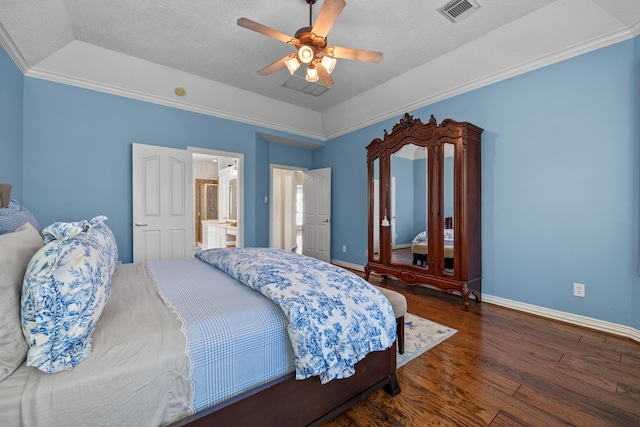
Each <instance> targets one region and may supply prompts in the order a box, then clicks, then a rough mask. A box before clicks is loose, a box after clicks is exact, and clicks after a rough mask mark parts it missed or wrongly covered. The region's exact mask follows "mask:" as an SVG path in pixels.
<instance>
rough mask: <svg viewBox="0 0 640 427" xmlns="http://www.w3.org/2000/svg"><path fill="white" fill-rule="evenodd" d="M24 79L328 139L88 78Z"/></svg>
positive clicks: (31, 73)
mask: <svg viewBox="0 0 640 427" xmlns="http://www.w3.org/2000/svg"><path fill="white" fill-rule="evenodd" d="M25 76H27V77H33V78H37V79H42V80H48V81H52V82H56V83H62V84H66V85H70V86H76V87H80V88H84V89H90V90H94V91H98V92H103V93H108V94H111V95H117V96H122V97H126V98H131V99H136V100H139V101H145V102H151V103H154V104H159V105H164V106H167V107H172V108H178V109H181V110H187V111H192V112H195V113H200V114H204V115H208V116H213V117H218V118H221V119H227V120H233V121H236V122H241V123H245V124H251V125H255V126H259V127H264V128H268V129H273V130H278V131H282V132H287V133H290V134H294V135H299V136H304V137H308V138H313V139H316V140H321V141H324V140H325V136H324V135H323V134H319V133H313V132H309V131H307V130H305V129H303V128H299V127H292V126H287V125H284V124H282V123H276V122H271V121H266V120H261V119H258V118H255V117H251V116H247V115H242V114H237V113H232V112H229V111H224V110H220V109H215V108H210V107H206V106H201V105H197V104H193V103H188V102H183V101H177V100H174V99H169V98H164V97H162V96H158V95H153V94H148V93H143V92H140V91H136V90H132V89H128V88H122V87H117V86H113V85H109V84H105V83H102V82H96V81H91V80H88V79H83V78H79V77H77V76H70V75H65V74H62V73H56V72H52V71H48V70H45V69H42V68H38V67H32V68H30V69H29V70H28V71H27V72H26V73H25Z"/></svg>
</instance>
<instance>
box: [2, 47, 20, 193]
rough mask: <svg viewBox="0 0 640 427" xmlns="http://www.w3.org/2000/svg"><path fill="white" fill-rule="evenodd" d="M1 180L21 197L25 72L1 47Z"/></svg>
mask: <svg viewBox="0 0 640 427" xmlns="http://www.w3.org/2000/svg"><path fill="white" fill-rule="evenodd" d="M0 183H3V184H11V186H12V189H11V198H12V199H16V200H18V201H19V202H21V201H22V73H21V72H20V70H19V69H18V67H17V66H16V64H15V63H14V62H13V60H12V59H11V57H9V55H8V54H7V53H6V52H5V51H4V49H2V48H0Z"/></svg>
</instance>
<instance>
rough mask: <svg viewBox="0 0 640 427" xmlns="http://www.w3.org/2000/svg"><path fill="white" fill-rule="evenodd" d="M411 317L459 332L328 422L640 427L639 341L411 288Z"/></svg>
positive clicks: (403, 288)
mask: <svg viewBox="0 0 640 427" xmlns="http://www.w3.org/2000/svg"><path fill="white" fill-rule="evenodd" d="M370 281H371V282H372V283H374V284H376V285H379V286H384V287H388V288H390V289H394V290H396V291H400V292H402V293H403V294H404V295H405V296H406V297H407V303H408V311H409V312H410V313H413V314H417V315H419V316H422V317H425V318H427V319H430V320H433V321H435V322H438V323H441V324H443V325H446V326H449V327H452V328H455V329H457V330H458V332H457V333H456V334H455V335H454V336H453V337H451V338H449V339H447V340H446V341H444V342H443V343H441V344H439V345H437V346H436V347H434V348H432V349H431V350H429V351H427V352H426V353H424V354H422V355H421V356H420V357H418V358H416V359H414V360H412V361H411V362H409V363H407V364H406V365H404V366H403V367H401V368H400V369H399V370H398V381H399V382H400V386H401V387H402V393H401V394H400V395H398V396H396V397H395V398H394V397H390V396H388V395H387V394H385V393H384V392H383V391H378V392H375V393H373V394H372V395H370V396H369V397H368V398H367V399H366V400H365V401H363V402H361V403H359V404H357V405H356V406H354V407H353V408H351V409H349V410H348V411H347V412H345V413H344V414H342V415H340V416H339V417H337V418H336V419H334V420H332V421H331V422H329V423H328V424H326V426H328V427H338V426H354V427H355V426H367V427H368V426H371V427H373V426H376V427H380V426H431V425H438V426H544V427H549V426H588V427H592V426H640V344H639V343H637V342H635V341H632V340H630V339H627V338H622V337H617V336H614V335H609V334H606V333H602V332H598V331H593V330H589V329H583V328H580V327H577V326H572V325H569V324H565V323H561V322H557V321H553V320H549V319H545V318H542V317H537V316H534V315H529V314H526V313H521V312H518V311H514V310H509V309H506V308H502V307H499V306H497V305H492V304H488V303H481V304H477V303H475V300H472V301H471V308H470V311H469V312H468V313H465V312H464V311H463V310H462V299H461V298H460V297H456V296H453V295H448V294H446V293H442V292H439V291H435V290H430V289H426V288H422V287H411V286H407V285H404V284H402V283H400V282H397V281H393V280H385V279H382V278H380V277H378V276H375V275H372V276H371V279H370Z"/></svg>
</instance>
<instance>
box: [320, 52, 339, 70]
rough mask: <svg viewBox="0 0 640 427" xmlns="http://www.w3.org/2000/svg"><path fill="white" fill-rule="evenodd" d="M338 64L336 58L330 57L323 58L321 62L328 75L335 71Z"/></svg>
mask: <svg viewBox="0 0 640 427" xmlns="http://www.w3.org/2000/svg"><path fill="white" fill-rule="evenodd" d="M336 62H337V61H336V59H335V58H332V57H330V56H323V57H322V60H321V61H320V65H322V66H323V67H324V69H325V70H327V73H329V74H331V72H332V71H333V69H334V68H335V67H336Z"/></svg>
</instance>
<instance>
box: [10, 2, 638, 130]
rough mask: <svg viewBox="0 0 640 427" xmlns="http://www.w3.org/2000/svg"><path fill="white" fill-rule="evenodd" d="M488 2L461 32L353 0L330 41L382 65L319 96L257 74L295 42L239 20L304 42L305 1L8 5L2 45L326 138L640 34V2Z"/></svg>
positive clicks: (212, 110) (350, 68) (284, 75)
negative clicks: (369, 54)
mask: <svg viewBox="0 0 640 427" xmlns="http://www.w3.org/2000/svg"><path fill="white" fill-rule="evenodd" d="M322 1H323V0H318V2H317V4H316V5H315V6H314V8H313V12H314V21H315V16H316V15H317V13H318V12H319V10H320V7H321V6H322ZM478 1H479V3H480V4H481V7H480V8H479V9H478V10H477V11H476V12H474V13H473V14H471V15H470V16H468V17H467V18H465V19H464V20H462V21H461V22H458V23H455V24H454V23H451V22H450V21H449V20H447V19H446V18H445V17H444V16H442V15H441V14H440V13H438V11H437V9H438V8H439V7H441V6H443V5H444V4H446V3H447V2H448V0H396V1H388V0H368V1H355V0H349V1H348V3H347V6H346V7H345V9H344V10H343V12H342V14H341V15H340V16H339V18H338V20H337V21H336V23H335V25H334V27H333V28H332V29H331V31H330V32H329V35H328V40H329V42H330V44H333V45H338V46H343V47H353V48H358V49H366V50H377V51H381V52H383V54H384V59H383V60H382V62H381V63H379V64H370V63H363V62H356V61H348V60H338V64H337V66H336V69H335V71H334V72H333V75H332V76H333V78H334V80H335V82H336V83H335V85H334V86H333V87H332V88H331V89H329V90H328V91H327V92H325V93H324V94H322V95H320V96H318V97H316V96H312V95H308V94H304V93H301V92H297V91H294V90H292V89H288V88H285V87H283V86H282V84H283V83H284V81H285V80H287V79H288V78H289V73H288V71H287V70H286V68H283V69H281V70H279V71H277V72H275V73H273V74H272V75H270V76H267V77H261V76H259V75H258V74H257V73H256V71H257V70H259V69H261V68H263V67H265V66H266V65H269V64H270V63H272V62H273V61H275V60H276V59H278V58H281V57H283V56H284V55H286V54H287V53H290V52H292V51H293V48H292V47H291V46H288V45H286V44H284V43H281V42H278V41H276V40H274V39H271V38H268V37H266V36H263V35H261V34H258V33H256V32H253V31H249V30H247V29H245V28H241V27H238V26H237V25H236V21H237V19H238V18H240V17H246V18H249V19H251V20H254V21H257V22H259V23H261V24H264V25H266V26H269V27H271V28H274V29H276V30H278V31H281V32H283V33H286V34H290V35H293V34H294V33H295V32H296V30H297V29H299V28H300V27H304V26H307V25H308V24H309V6H308V5H307V3H306V1H305V0H269V1H264V0H262V1H260V0H244V1H220V0H218V1H212V0H206V1H205V0H109V1H98V0H0V42H1V43H2V44H3V45H4V46H5V48H6V50H7V51H8V52H9V54H10V55H11V56H12V58H13V59H14V61H16V63H17V64H18V66H19V67H20V68H21V70H22V71H23V72H24V73H25V74H26V75H28V76H34V77H40V78H45V79H49V80H54V81H60V82H63V83H69V84H74V85H78V86H83V87H89V88H92V89H97V90H102V91H106V92H112V93H117V94H121V95H125V96H131V97H135V98H140V99H144V100H149V101H152V102H159V103H164V104H168V105H173V106H177V107H179V108H186V109H190V110H194V111H199V112H203V113H205V114H211V115H215V116H219V117H225V118H230V119H234V120H241V121H245V122H250V123H254V124H258V125H260V126H264V127H266V128H272V129H278V130H284V131H287V132H291V133H294V134H297V135H300V136H306V137H312V138H316V139H321V140H324V139H329V138H332V137H335V136H338V135H340V134H344V133H347V132H350V131H352V130H354V129H357V128H359V127H362V126H366V125H367V124H370V123H372V122H376V121H379V120H381V119H384V118H387V117H392V116H394V115H399V114H402V113H403V112H405V111H409V110H411V109H415V108H417V107H420V106H424V105H428V104H429V103H431V102H434V101H437V100H439V99H443V98H446V97H448V96H451V95H455V94H457V93H461V92H464V91H466V90H469V89H473V88H475V87H480V86H482V85H485V84H489V83H492V82H494V81H498V80H500V79H503V78H506V77H510V76H512V75H515V74H518V73H521V72H525V71H528V70H530V69H534V68H537V67H540V66H543V65H547V64H549V63H552V62H556V61H559V60H562V59H565V58H568V57H571V56H575V55H577V54H580V53H583V52H586V51H589V50H593V49H596V48H599V47H602V46H606V45H608V44H612V43H615V42H618V41H621V40H625V39H628V38H631V37H633V36H635V35H637V34H638V33H639V32H640V1H638V0H478ZM298 73H299V74H300V75H301V76H302V75H303V70H302V69H300V70H298ZM178 86H180V87H184V88H185V90H186V96H184V97H178V96H177V95H175V93H174V89H175V88H176V87H178ZM439 119H442V118H439Z"/></svg>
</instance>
